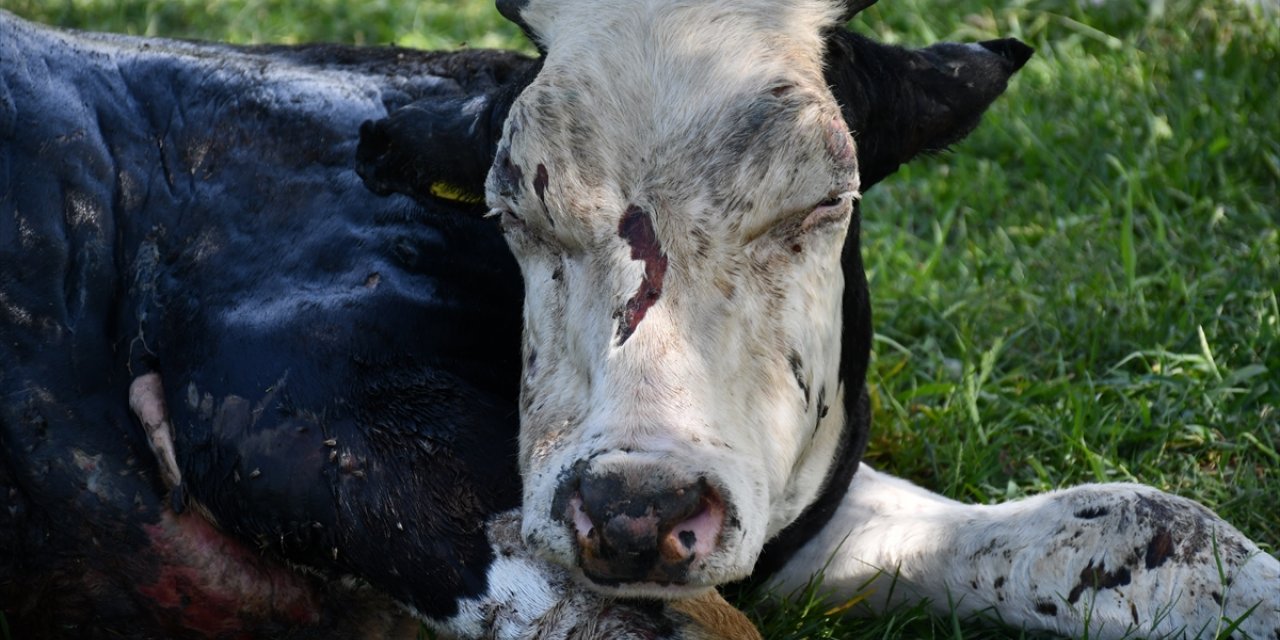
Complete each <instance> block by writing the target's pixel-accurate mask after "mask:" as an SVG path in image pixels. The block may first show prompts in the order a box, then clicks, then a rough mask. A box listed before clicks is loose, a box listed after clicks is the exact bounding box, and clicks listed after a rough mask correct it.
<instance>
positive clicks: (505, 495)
mask: <svg viewBox="0 0 1280 640" xmlns="http://www.w3.org/2000/svg"><path fill="white" fill-rule="evenodd" d="M525 66H527V61H526V60H525V59H524V58H522V57H519V56H516V55H510V54H505V53H498V52H488V51H471V52H463V53H456V54H435V53H421V52H415V51H407V50H403V49H392V48H379V49H374V48H370V49H354V48H349V47H333V46H313V47H300V48H284V47H259V48H234V47H228V46H220V45H206V44H190V43H177V42H170V41H162V40H144V39H137V38H127V37H117V36H105V35H102V36H100V35H92V34H82V35H68V34H66V33H64V32H58V31H55V30H52V29H46V28H42V27H38V26H35V25H31V24H29V23H24V22H22V21H20V20H17V19H16V18H14V17H12V16H11V15H9V14H7V13H3V12H0V607H3V611H4V613H5V614H6V616H7V617H8V620H9V623H10V625H12V626H13V627H14V628H15V633H16V634H17V635H16V636H15V637H50V636H60V635H61V636H67V637H94V636H96V635H104V636H111V637H116V635H120V636H123V637H135V636H144V637H184V636H205V635H217V633H223V632H227V633H233V632H240V631H243V632H246V633H252V634H261V635H264V637H269V636H275V635H276V634H277V633H279V632H280V631H281V630H282V629H286V628H292V629H295V630H297V629H298V628H300V627H307V626H308V625H310V626H309V627H308V628H312V629H315V630H316V631H315V633H317V634H320V635H323V634H324V633H334V634H338V631H337V629H338V626H336V625H337V623H338V622H340V621H341V620H343V619H344V618H345V617H346V616H348V615H349V614H350V613H351V612H350V611H349V610H350V609H352V608H354V606H355V605H354V603H353V602H352V601H350V600H338V599H334V598H330V597H329V587H328V586H326V585H325V583H324V582H322V581H317V580H314V579H311V578H307V577H304V576H302V575H301V574H296V573H293V572H288V571H287V570H284V571H283V573H282V575H284V574H287V575H288V576H291V577H286V578H281V579H282V580H284V581H286V582H289V585H290V588H296V589H299V590H301V591H302V592H305V593H306V594H307V596H306V597H305V598H302V601H306V602H310V603H312V604H314V605H315V607H314V609H315V611H311V610H305V611H293V612H289V611H272V610H271V608H270V607H271V606H274V605H272V604H271V603H267V604H265V605H263V607H265V608H263V611H260V612H259V614H260V615H259V614H255V613H254V611H256V610H255V609H252V607H253V606H255V603H253V602H251V601H250V600H251V598H252V597H254V596H252V595H249V594H247V593H246V594H243V595H241V594H237V593H234V592H233V593H214V594H211V593H210V592H209V591H208V590H207V589H204V588H203V587H201V585H200V584H198V582H199V580H202V579H204V578H208V577H209V576H208V575H207V574H206V573H202V572H205V571H212V572H215V573H216V572H218V571H220V570H221V569H220V568H219V567H218V566H216V565H214V566H209V567H202V566H188V565H198V564H200V563H202V562H203V561H204V559H203V558H201V557H190V558H188V557H186V556H188V555H189V554H190V553H194V551H193V550H191V549H186V548H185V547H183V548H174V545H179V546H181V545H182V544H185V543H186V542H187V540H184V539H174V538H173V537H172V536H171V537H165V534H164V531H165V530H166V529H165V527H166V526H167V525H166V524H165V523H166V522H168V520H166V518H170V517H172V514H169V515H165V508H166V505H167V504H168V499H167V497H166V496H165V492H164V489H163V487H162V486H161V484H160V482H159V479H158V475H157V473H156V466H155V463H154V460H153V456H152V455H151V453H150V451H149V450H148V447H147V444H146V439H145V435H144V434H143V432H142V430H141V428H140V427H139V425H138V423H137V422H136V420H135V419H134V418H133V416H132V414H131V412H130V410H129V406H128V390H129V384H130V381H131V380H132V379H133V378H134V377H136V376H139V375H141V374H143V373H146V372H151V371H154V372H158V373H159V374H160V375H161V376H162V378H163V381H164V383H165V385H166V394H167V397H166V399H167V402H168V406H169V408H170V410H171V411H172V413H173V423H174V429H175V439H176V449H177V451H178V454H179V457H178V462H179V466H180V467H181V470H182V473H183V474H184V479H185V483H184V486H183V490H182V492H180V494H179V495H178V496H177V498H176V499H175V500H174V502H175V503H176V504H177V506H179V507H181V506H182V503H183V502H184V496H185V502H186V503H187V504H188V505H190V504H194V503H198V504H199V505H202V506H203V508H204V509H207V511H208V513H209V514H210V515H211V516H212V518H213V519H214V520H216V522H217V523H218V524H219V525H220V526H221V528H222V530H223V531H224V532H226V533H228V534H230V538H228V539H227V540H222V539H220V538H215V539H212V540H210V541H208V543H209V544H206V545H205V546H202V547H201V549H206V550H208V549H209V545H213V546H214V549H213V552H214V553H215V555H216V554H217V553H219V552H218V548H217V545H221V544H223V543H226V542H228V541H229V540H230V541H238V542H236V543H235V544H241V545H242V546H243V548H242V549H241V550H240V552H238V553H239V555H240V556H243V558H242V559H245V562H247V563H249V564H251V565H254V566H257V564H258V563H262V562H266V563H267V564H268V565H271V566H274V567H275V568H276V569H282V568H283V567H284V565H283V564H282V563H280V562H279V561H278V560H275V561H272V560H271V559H272V558H277V559H287V560H288V561H290V562H291V563H296V564H301V565H305V566H308V567H311V568H314V569H316V570H318V571H319V572H320V573H321V574H322V575H326V576H331V577H333V576H339V575H354V576H358V577H359V578H360V579H362V580H364V581H367V582H368V583H369V584H371V585H373V586H374V587H375V588H376V589H377V590H378V591H379V592H382V593H386V594H390V595H392V596H393V597H395V598H397V599H400V600H401V601H403V602H406V603H409V604H412V605H413V606H415V607H416V608H417V609H419V610H420V611H421V612H423V613H426V614H434V615H447V614H449V613H451V612H453V611H454V610H455V608H456V599H457V598H459V597H462V596H466V595H468V594H473V593H476V592H478V591H481V590H482V589H483V588H484V587H485V584H484V581H485V578H484V572H485V569H486V567H487V564H488V562H489V560H490V553H491V552H490V549H489V546H488V543H487V542H486V540H485V536H484V531H483V522H484V520H485V518H486V517H487V516H488V515H489V514H492V513H494V512H496V511H499V510H504V509H508V508H511V507H514V506H516V505H517V503H518V500H519V496H520V482H519V475H518V472H517V469H516V459H515V444H516V435H517V428H518V425H517V415H516V396H517V383H518V378H519V373H520V362H519V353H520V349H519V339H520V320H519V318H520V301H521V284H520V276H519V273H518V271H517V267H516V266H515V264H514V261H513V260H512V259H511V257H510V255H509V253H508V251H507V249H506V246H505V244H504V243H503V241H502V239H501V237H500V234H499V233H498V231H497V229H496V226H495V224H494V223H493V221H489V220H482V219H478V218H476V217H474V216H469V215H459V212H460V211H463V210H464V209H458V208H450V207H445V206H440V205H439V204H436V203H425V204H419V203H415V202H414V201H412V200H410V199H408V198H404V197H393V198H381V197H378V196H376V195H374V194H373V193H371V192H369V191H368V190H367V189H366V188H365V187H364V186H363V185H362V184H361V182H360V179H359V178H358V177H357V176H356V174H355V172H354V171H353V165H354V158H355V148H356V141H357V137H358V130H359V127H360V124H361V123H362V122H364V121H366V120H370V119H377V118H382V117H385V116H386V115H387V113H388V112H389V111H393V110H395V109H397V108H400V107H402V106H404V105H406V104H408V103H411V102H415V101H421V100H427V101H431V100H436V101H440V102H441V103H442V104H456V103H460V102H465V101H466V100H467V99H469V98H471V97H474V96H482V95H487V94H488V93H490V92H493V91H495V90H496V89H497V88H498V87H499V86H501V85H502V82H503V81H505V79H506V77H507V76H508V75H510V74H511V73H513V72H514V71H516V70H519V69H521V68H523V67H525ZM182 521H183V522H190V521H189V520H182ZM193 526H194V525H193ZM181 535H185V534H180V535H179V537H181ZM233 546H234V545H233ZM224 555H231V554H229V552H228V554H224ZM270 570H272V569H271V567H270V566H268V567H267V568H266V569H264V571H267V572H268V573H269V572H270ZM272 588H274V587H272ZM281 589H282V590H283V587H281ZM219 597H224V598H229V601H228V602H225V603H222V604H225V605H226V606H225V607H223V608H222V609H219V610H214V609H216V608H217V606H218V605H219V601H218V600H217V598H219ZM237 597H243V599H244V601H243V602H241V601H238V600H236V598H237ZM308 598H309V600H308ZM192 603H195V604H192ZM259 604H261V603H259ZM294 604H297V599H295V602H294ZM299 606H300V607H301V605H299ZM215 631H216V632H217V633H214V632H215Z"/></svg>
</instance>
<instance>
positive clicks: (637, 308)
mask: <svg viewBox="0 0 1280 640" xmlns="http://www.w3.org/2000/svg"><path fill="white" fill-rule="evenodd" d="M618 237H620V238H622V239H623V240H626V241H627V244H628V245H631V259H632V260H643V261H644V279H643V280H641V281H640V288H639V289H638V290H637V291H636V293H635V295H633V296H631V299H630V300H627V304H626V306H625V307H623V308H622V321H621V322H620V323H619V324H618V346H622V344H623V343H624V342H626V341H627V338H630V337H631V334H632V333H635V331H636V327H638V326H640V321H641V320H644V316H645V314H646V313H648V311H649V307H652V306H653V305H654V303H655V302H657V301H658V298H660V297H662V279H663V278H664V277H665V276H666V275H667V256H666V254H664V253H663V252H662V244H661V243H659V242H658V234H657V233H656V232H655V231H654V229H653V219H652V218H650V217H649V214H647V213H645V211H644V209H641V208H640V207H637V206H636V205H634V204H633V205H631V206H630V207H627V212H626V213H625V214H623V216H622V221H621V222H619V223H618Z"/></svg>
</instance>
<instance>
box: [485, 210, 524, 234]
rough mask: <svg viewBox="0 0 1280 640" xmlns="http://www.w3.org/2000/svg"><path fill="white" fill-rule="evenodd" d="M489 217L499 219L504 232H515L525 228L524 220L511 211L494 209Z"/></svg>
mask: <svg viewBox="0 0 1280 640" xmlns="http://www.w3.org/2000/svg"><path fill="white" fill-rule="evenodd" d="M489 216H490V217H493V216H497V217H498V224H500V225H502V230H503V231H515V230H521V229H524V228H525V223H524V218H521V217H520V216H519V215H517V214H516V212H514V211H512V210H510V209H493V210H491V211H489Z"/></svg>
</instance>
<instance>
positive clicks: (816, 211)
mask: <svg viewBox="0 0 1280 640" xmlns="http://www.w3.org/2000/svg"><path fill="white" fill-rule="evenodd" d="M857 197H858V193H857V192H856V191H845V192H843V193H837V194H832V195H830V196H828V197H827V199H826V200H823V201H822V202H819V203H818V204H815V205H813V210H812V211H810V213H809V215H808V216H806V217H805V219H804V222H801V223H800V230H801V231H808V230H809V229H812V228H814V227H816V226H819V225H822V224H824V223H827V222H837V221H840V220H843V219H844V218H845V217H847V216H848V215H849V211H851V210H852V207H851V206H850V203H851V202H852V201H853V200H854V198H857Z"/></svg>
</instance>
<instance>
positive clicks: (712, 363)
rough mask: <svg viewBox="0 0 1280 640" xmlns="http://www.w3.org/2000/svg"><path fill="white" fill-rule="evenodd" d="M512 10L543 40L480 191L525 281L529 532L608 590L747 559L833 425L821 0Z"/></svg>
mask: <svg viewBox="0 0 1280 640" xmlns="http://www.w3.org/2000/svg"><path fill="white" fill-rule="evenodd" d="M522 15H523V16H524V18H525V19H526V20H527V21H528V22H529V24H530V26H531V27H532V28H533V29H534V30H535V31H536V32H537V33H538V35H539V39H540V40H541V41H542V42H543V44H545V45H546V48H547V51H548V53H547V56H546V58H545V62H544V66H543V69H542V71H541V73H540V74H539V75H538V77H537V78H536V79H535V80H534V82H533V83H532V84H531V85H530V86H529V87H528V88H527V89H525V91H524V92H523V93H522V94H521V95H520V97H519V98H518V99H517V100H516V102H515V104H514V105H513V107H512V109H511V112H510V115H509V117H508V119H507V122H506V126H505V129H504V134H503V138H502V141H501V142H500V144H499V147H498V154H497V158H496V160H495V163H494V166H493V168H492V170H491V171H490V174H489V178H488V182H487V185H486V191H487V198H488V202H489V205H490V206H491V207H492V208H493V209H494V210H495V212H496V213H498V214H499V215H501V216H502V225H503V227H504V229H505V232H506V235H507V239H508V242H509V244H510V246H511V249H512V251H513V252H514V253H515V256H516V258H517V260H518V261H519V263H520V265H521V268H522V270H523V274H524V279H525V307H524V323H525V327H524V357H525V369H524V378H523V390H522V396H521V421H522V431H521V436H520V456H521V458H520V463H521V468H522V470H523V474H524V524H523V533H524V536H525V538H526V541H527V542H528V543H529V544H530V545H531V546H532V547H533V548H535V549H539V550H540V551H541V552H542V553H543V554H544V555H546V556H547V557H549V558H550V559H552V560H554V561H556V562H558V563H560V564H563V565H565V566H567V567H570V568H571V569H575V570H576V571H577V572H578V575H579V576H580V577H582V578H583V579H585V580H586V581H587V582H588V583H589V584H594V585H595V586H597V587H599V588H601V589H603V590H605V591H608V592H612V593H619V594H626V595H647V596H655V595H656V596H679V595H686V594H688V593H690V592H691V591H696V590H701V589H703V588H705V587H707V586H710V585H714V584H719V583H723V582H726V581H730V580H733V579H737V578H741V577H743V576H745V575H747V574H749V573H750V571H751V568H752V566H753V564H754V563H755V560H756V557H757V556H758V555H759V553H760V550H761V547H762V546H763V544H764V543H765V541H766V540H767V539H768V538H770V537H771V536H773V535H774V534H776V533H777V532H778V531H779V530H781V529H782V528H783V527H784V526H786V525H787V524H788V523H790V522H791V521H792V520H793V519H795V518H796V517H797V516H798V515H799V514H800V512H801V511H802V510H803V509H804V507H805V506H806V505H807V504H809V502H811V501H812V500H813V498H814V496H815V494H816V492H817V491H818V489H819V485H820V484H821V482H822V479H823V478H824V476H825V474H826V472H827V469H828V467H829V466H830V464H831V462H832V454H833V451H834V450H835V449H836V443H837V440H838V438H839V435H840V430H841V428H842V426H843V423H844V415H843V406H844V402H843V397H842V396H843V394H844V393H846V390H845V389H844V388H843V387H842V386H841V382H840V380H839V377H838V372H837V370H838V365H839V361H840V349H841V344H840V337H841V312H840V304H841V292H842V290H843V286H844V278H843V275H842V273H841V270H840V255H841V249H842V245H843V242H844V239H845V235H846V232H847V230H848V228H849V224H850V219H851V215H852V209H853V207H852V202H853V200H854V199H855V198H857V197H858V194H857V189H858V179H857V167H856V158H855V154H854V148H853V142H852V140H851V138H850V137H849V133H848V131H847V129H846V127H845V124H844V122H843V121H842V119H841V117H840V111H839V109H838V107H837V105H836V103H835V101H834V99H833V98H832V96H831V94H830V92H829V90H828V89H827V87H826V84H825V82H824V80H823V74H822V53H823V50H822V46H823V44H822V37H821V31H822V29H823V28H825V27H827V26H829V25H831V24H832V23H833V22H834V21H835V20H836V18H837V11H836V8H835V7H834V6H831V5H829V4H828V3H825V2H817V1H814V0H771V1H765V0H756V1H743V0H724V1H722V2H700V3H690V2H678V1H666V0H600V1H598V2H554V1H552V0H533V1H532V2H531V3H530V4H529V5H528V6H527V7H525V9H524V10H523V12H522ZM854 392H857V390H854ZM682 501H683V502H682ZM646 535H647V536H648V537H649V538H650V539H651V540H649V542H648V543H647V542H646V538H645V536H646ZM611 536H612V537H611ZM655 536H656V539H652V538H655ZM649 543H652V544H649ZM646 545H648V546H646ZM650 547H652V548H650Z"/></svg>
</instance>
